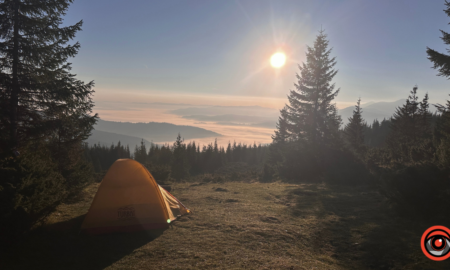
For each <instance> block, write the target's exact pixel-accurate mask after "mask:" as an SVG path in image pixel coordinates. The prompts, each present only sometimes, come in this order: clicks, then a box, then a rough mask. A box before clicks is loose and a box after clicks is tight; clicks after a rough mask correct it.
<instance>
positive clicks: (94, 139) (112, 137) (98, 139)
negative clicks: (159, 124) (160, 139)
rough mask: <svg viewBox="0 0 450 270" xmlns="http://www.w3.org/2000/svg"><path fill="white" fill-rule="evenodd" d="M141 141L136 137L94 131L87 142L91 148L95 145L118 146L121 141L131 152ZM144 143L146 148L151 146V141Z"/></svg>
mask: <svg viewBox="0 0 450 270" xmlns="http://www.w3.org/2000/svg"><path fill="white" fill-rule="evenodd" d="M141 140H142V139H141V138H138V137H134V136H128V135H122V134H117V133H111V132H106V131H101V130H95V129H94V130H93V131H92V135H91V136H89V138H88V139H87V140H86V142H87V143H88V144H89V145H90V146H93V145H94V144H100V145H104V146H110V145H111V144H114V145H117V143H118V142H119V141H120V144H122V145H128V146H129V147H130V149H131V150H134V147H135V146H136V145H140V144H141ZM144 143H145V145H146V146H150V142H149V141H147V140H144Z"/></svg>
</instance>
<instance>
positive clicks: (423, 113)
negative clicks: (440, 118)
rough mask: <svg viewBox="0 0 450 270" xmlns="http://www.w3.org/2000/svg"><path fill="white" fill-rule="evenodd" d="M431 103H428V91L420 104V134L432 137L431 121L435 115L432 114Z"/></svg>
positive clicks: (424, 136) (423, 136)
mask: <svg viewBox="0 0 450 270" xmlns="http://www.w3.org/2000/svg"><path fill="white" fill-rule="evenodd" d="M429 107H430V105H429V104H428V93H426V94H425V97H424V98H423V99H422V101H421V102H420V104H419V109H418V113H419V123H418V127H419V130H418V132H419V135H420V137H422V138H431V135H432V131H431V122H432V118H433V115H432V114H431V112H430V110H429Z"/></svg>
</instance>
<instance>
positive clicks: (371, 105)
mask: <svg viewBox="0 0 450 270" xmlns="http://www.w3.org/2000/svg"><path fill="white" fill-rule="evenodd" d="M405 103H406V99H399V100H396V101H392V102H389V101H381V102H373V101H372V102H368V103H365V104H362V105H361V108H362V117H363V119H364V120H365V121H366V122H367V123H368V124H372V123H373V120H375V119H378V121H382V120H383V119H385V118H386V119H389V118H391V117H392V115H393V114H394V113H395V111H396V109H397V108H398V107H400V106H403V104H405ZM354 109H355V106H350V107H347V108H344V109H341V110H339V114H340V115H341V117H342V122H343V123H344V125H345V124H347V123H348V118H349V117H351V116H352V115H353V110H354ZM430 111H431V112H435V111H436V109H435V108H434V106H432V105H430Z"/></svg>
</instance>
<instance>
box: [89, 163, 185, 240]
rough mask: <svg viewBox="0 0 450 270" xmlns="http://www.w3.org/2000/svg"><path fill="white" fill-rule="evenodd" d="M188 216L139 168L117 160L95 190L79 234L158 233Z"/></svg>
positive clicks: (179, 204)
mask: <svg viewBox="0 0 450 270" xmlns="http://www.w3.org/2000/svg"><path fill="white" fill-rule="evenodd" d="M189 212H190V211H189V209H187V208H186V207H185V206H184V205H183V204H182V203H181V202H180V201H179V200H178V199H177V198H175V197H174V196H173V195H172V194H170V193H169V192H168V191H166V190H165V189H164V188H162V187H161V186H159V185H158V184H157V183H156V181H155V179H154V178H153V176H152V175H151V174H150V172H149V171H148V170H147V169H146V168H145V167H144V166H142V164H140V163H139V162H137V161H135V160H132V159H119V160H117V161H116V162H114V164H113V165H112V166H111V168H110V169H109V170H108V172H107V173H106V175H105V177H104V178H103V180H102V182H101V184H100V186H99V187H98V190H97V194H95V197H94V200H93V202H92V204H91V207H90V208H89V211H88V213H87V215H86V217H85V219H84V222H83V224H82V225H81V230H82V231H84V232H86V233H88V234H100V233H113V232H133V231H141V230H150V229H161V228H167V227H169V223H170V222H172V221H173V220H175V219H176V218H177V216H179V215H183V214H187V213H189Z"/></svg>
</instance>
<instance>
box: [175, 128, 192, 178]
mask: <svg viewBox="0 0 450 270" xmlns="http://www.w3.org/2000/svg"><path fill="white" fill-rule="evenodd" d="M188 176H189V164H188V160H187V155H186V144H185V143H184V140H183V139H182V138H181V135H180V134H178V136H177V140H176V141H175V143H174V144H173V163H172V177H173V178H175V179H177V180H180V179H183V178H186V177H188Z"/></svg>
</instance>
